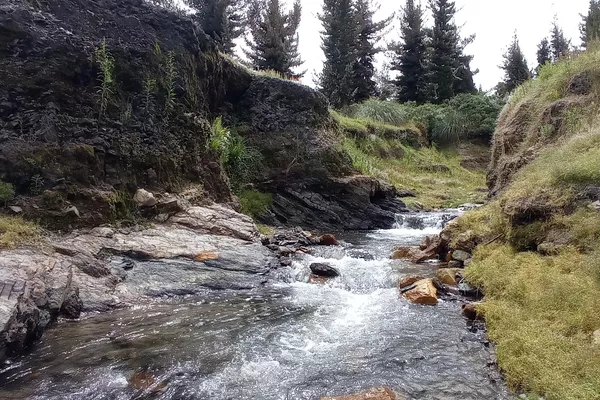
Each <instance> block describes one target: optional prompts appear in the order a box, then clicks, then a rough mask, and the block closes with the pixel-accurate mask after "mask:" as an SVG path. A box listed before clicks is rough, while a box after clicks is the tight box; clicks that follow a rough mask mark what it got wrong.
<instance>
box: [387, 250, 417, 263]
mask: <svg viewBox="0 0 600 400" xmlns="http://www.w3.org/2000/svg"><path fill="white" fill-rule="evenodd" d="M414 255H415V251H414V249H412V248H410V247H399V248H397V249H396V250H394V253H392V260H405V259H409V258H412V257H413V256H414Z"/></svg>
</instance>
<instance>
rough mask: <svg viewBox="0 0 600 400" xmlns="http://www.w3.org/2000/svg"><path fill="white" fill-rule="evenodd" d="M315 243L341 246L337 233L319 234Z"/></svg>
mask: <svg viewBox="0 0 600 400" xmlns="http://www.w3.org/2000/svg"><path fill="white" fill-rule="evenodd" d="M315 243H316V244H319V245H321V246H339V244H340V242H338V241H337V238H336V237H335V235H332V234H326V235H322V236H319V237H318V238H316V239H315Z"/></svg>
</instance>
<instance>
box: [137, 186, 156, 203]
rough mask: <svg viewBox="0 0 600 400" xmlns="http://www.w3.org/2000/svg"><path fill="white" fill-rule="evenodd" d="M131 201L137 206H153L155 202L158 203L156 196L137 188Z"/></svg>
mask: <svg viewBox="0 0 600 400" xmlns="http://www.w3.org/2000/svg"><path fill="white" fill-rule="evenodd" d="M133 201H134V202H135V204H137V205H138V207H154V206H155V205H156V204H158V200H156V197H154V195H153V194H152V193H150V192H148V191H147V190H144V189H138V190H137V191H136V192H135V195H134V196H133Z"/></svg>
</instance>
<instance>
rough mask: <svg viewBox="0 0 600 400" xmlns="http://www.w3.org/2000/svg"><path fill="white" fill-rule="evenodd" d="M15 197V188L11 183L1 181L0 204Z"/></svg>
mask: <svg viewBox="0 0 600 400" xmlns="http://www.w3.org/2000/svg"><path fill="white" fill-rule="evenodd" d="M13 197H15V189H14V187H13V185H11V184H10V183H6V182H2V181H0V204H2V203H4V204H6V203H8V202H9V201H11V200H12V199H13Z"/></svg>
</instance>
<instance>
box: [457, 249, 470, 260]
mask: <svg viewBox="0 0 600 400" xmlns="http://www.w3.org/2000/svg"><path fill="white" fill-rule="evenodd" d="M469 258H471V254H469V253H467V252H466V251H464V250H454V251H453V252H452V259H453V260H456V261H461V262H465V261H467V260H468V259H469Z"/></svg>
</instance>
